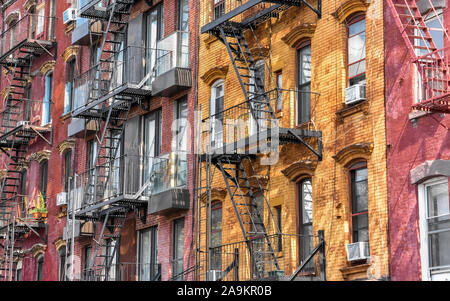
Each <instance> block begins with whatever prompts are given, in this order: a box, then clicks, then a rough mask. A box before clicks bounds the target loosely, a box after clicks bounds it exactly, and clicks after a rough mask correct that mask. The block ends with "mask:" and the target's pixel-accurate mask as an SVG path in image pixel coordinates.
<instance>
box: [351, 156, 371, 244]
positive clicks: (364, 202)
mask: <svg viewBox="0 0 450 301" xmlns="http://www.w3.org/2000/svg"><path fill="white" fill-rule="evenodd" d="M349 181H350V200H351V201H350V219H351V221H350V223H351V229H352V242H368V241H369V194H368V172H367V163H366V162H359V163H355V164H353V165H352V166H351V167H350V168H349Z"/></svg>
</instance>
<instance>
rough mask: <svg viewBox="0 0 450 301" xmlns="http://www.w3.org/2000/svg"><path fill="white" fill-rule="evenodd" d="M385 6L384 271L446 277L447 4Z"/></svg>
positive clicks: (399, 276) (449, 145)
mask: <svg viewBox="0 0 450 301" xmlns="http://www.w3.org/2000/svg"><path fill="white" fill-rule="evenodd" d="M405 3H407V5H405ZM384 12H385V26H384V33H385V59H386V66H385V81H386V92H385V93H386V96H385V97H386V128H387V144H388V150H387V167H388V178H387V179H388V201H389V236H390V237H389V243H390V272H391V278H392V280H444V279H447V280H448V279H450V272H449V270H448V266H449V264H450V257H449V255H448V254H449V247H450V238H449V233H450V232H449V230H450V228H449V190H448V177H449V176H450V173H449V162H450V161H449V159H450V141H449V139H448V126H450V119H449V116H448V115H447V114H446V113H449V110H448V100H446V99H448V80H449V78H448V49H447V48H448V46H449V45H450V39H449V38H448V30H447V29H448V27H449V24H450V23H449V22H450V10H449V8H448V3H446V1H428V0H421V1H391V0H388V1H386V5H385V7H384ZM411 15H414V16H415V17H414V18H412V17H411ZM402 33H403V39H402ZM446 266H447V267H446Z"/></svg>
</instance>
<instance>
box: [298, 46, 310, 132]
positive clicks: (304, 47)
mask: <svg viewBox="0 0 450 301" xmlns="http://www.w3.org/2000/svg"><path fill="white" fill-rule="evenodd" d="M311 45H312V44H311V40H306V41H303V42H302V43H300V44H299V45H298V47H297V48H296V54H295V58H296V62H295V65H296V66H295V68H296V76H295V82H296V89H297V90H298V92H297V95H296V103H295V108H296V110H295V116H296V117H295V123H296V125H297V126H300V125H302V124H305V123H308V122H310V121H311V117H312V116H311V84H312V46H311ZM308 47H309V49H310V53H311V70H310V72H311V78H310V80H309V81H308V82H304V83H303V84H300V73H301V72H300V71H301V68H302V66H300V52H301V51H302V50H304V49H306V48H308ZM302 69H303V68H302ZM304 87H309V91H308V90H305V92H306V93H305V94H307V93H308V92H309V112H308V114H307V116H309V118H307V120H306V119H305V120H302V119H301V114H299V111H300V108H299V105H300V100H301V99H300V96H301V95H303V93H300V91H302V90H301V89H302V88H304Z"/></svg>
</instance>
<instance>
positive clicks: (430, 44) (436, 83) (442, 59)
mask: <svg viewBox="0 0 450 301" xmlns="http://www.w3.org/2000/svg"><path fill="white" fill-rule="evenodd" d="M386 2H387V5H388V6H389V9H390V10H391V12H392V14H393V16H394V18H395V23H396V24H397V27H398V28H399V30H400V32H401V35H402V38H403V40H404V41H405V44H406V46H407V47H408V51H409V54H410V56H411V58H412V61H413V62H414V63H415V64H416V66H417V70H418V73H419V74H420V78H421V88H420V89H421V90H422V91H421V93H422V94H423V95H422V97H421V100H420V101H419V102H418V103H416V104H415V105H414V106H413V109H416V110H421V111H426V112H440V113H450V106H449V105H450V89H449V83H450V74H449V72H450V69H449V64H448V54H446V53H445V52H446V50H447V49H445V48H444V49H438V48H437V47H436V44H435V41H434V40H433V37H432V34H431V31H432V29H431V28H429V27H428V26H427V24H426V22H425V21H426V19H427V18H429V17H430V16H433V17H437V15H438V14H437V9H436V8H435V7H434V4H433V1H432V0H421V1H417V0H387V1H386ZM419 2H421V4H422V5H426V6H429V9H428V11H427V12H422V13H421V11H420V8H419ZM440 23H441V25H442V28H441V29H442V30H443V37H444V43H443V45H444V47H448V45H449V43H450V38H449V36H448V33H447V29H446V28H445V26H444V25H443V24H442V22H440Z"/></svg>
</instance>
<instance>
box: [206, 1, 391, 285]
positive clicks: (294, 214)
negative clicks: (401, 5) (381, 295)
mask: <svg viewBox="0 0 450 301" xmlns="http://www.w3.org/2000/svg"><path fill="white" fill-rule="evenodd" d="M200 2H201V7H200V11H201V14H202V18H201V23H202V24H201V26H203V25H205V22H206V20H207V18H206V15H205V14H209V12H210V9H209V5H210V2H211V1H209V0H208V1H206V0H202V1H200ZM369 2H370V1H369ZM354 13H363V14H365V16H366V66H367V67H366V68H367V71H366V79H367V101H366V102H364V103H362V104H359V105H357V106H353V107H352V108H347V109H346V106H345V103H344V94H345V87H346V81H347V80H346V59H347V38H346V37H347V28H346V25H345V22H346V20H348V19H346V18H348V17H351V16H352V15H353V14H354ZM255 33H256V35H257V36H258V39H259V42H260V44H261V47H262V48H263V49H268V50H270V51H269V53H268V55H269V56H270V58H271V59H270V60H267V62H271V64H272V71H273V72H276V71H281V72H282V74H283V88H285V89H295V86H296V72H297V67H296V47H297V46H298V45H299V44H301V43H302V42H303V41H304V40H310V43H311V51H312V82H311V89H312V91H314V92H318V93H320V96H318V97H312V98H311V99H312V105H311V107H312V120H311V122H310V123H309V124H306V125H305V124H304V125H301V127H302V128H309V129H317V130H319V131H322V135H323V138H322V142H323V160H322V161H320V162H317V156H315V155H314V154H313V153H312V152H310V151H309V150H308V149H307V148H306V147H305V146H303V145H301V144H288V145H283V146H280V157H279V161H278V163H277V164H275V165H272V166H270V167H267V166H259V164H258V162H256V164H255V166H256V169H257V173H258V174H259V175H262V176H267V177H268V178H269V182H268V184H267V188H268V192H267V194H266V196H267V199H268V200H269V201H270V203H271V205H272V206H279V205H281V207H282V221H283V223H282V229H281V230H282V232H283V233H288V234H296V233H298V230H297V229H298V211H299V208H298V206H299V204H298V192H297V191H298V184H297V183H298V181H299V180H301V179H302V178H304V177H305V176H308V175H307V174H306V173H302V172H300V173H299V174H296V173H295V168H294V172H293V174H295V176H292V177H291V178H289V177H288V176H286V175H285V173H286V172H285V173H283V172H282V171H283V170H286V168H288V167H290V166H292V164H293V163H295V162H297V161H304V160H310V161H313V162H314V164H313V165H315V166H316V168H315V169H313V170H312V173H313V175H312V177H311V178H312V185H313V192H312V194H313V228H314V233H317V231H318V230H324V234H325V243H326V249H325V255H326V276H327V280H344V279H355V278H367V275H366V269H364V266H358V267H353V268H349V267H350V264H349V263H348V262H347V259H346V249H345V246H346V244H347V243H350V242H351V233H350V224H351V220H350V217H349V210H350V207H349V206H350V199H349V188H348V187H349V178H348V167H349V164H351V163H352V162H355V160H356V161H358V160H364V161H366V162H367V168H368V182H369V185H368V186H369V191H368V196H369V236H370V254H371V258H372V260H371V262H369V265H367V266H368V267H369V269H368V273H372V275H373V276H374V278H375V279H381V278H384V277H389V262H388V244H387V243H388V237H387V218H388V212H387V183H386V155H385V154H386V138H385V111H384V74H383V72H384V53H383V1H382V0H373V1H371V2H370V3H366V2H365V1H361V0H347V1H345V0H337V1H322V18H321V19H318V17H317V15H316V14H314V13H313V12H312V11H311V10H310V9H308V8H307V7H305V6H301V7H292V8H290V9H289V10H287V11H285V12H284V13H282V14H281V15H280V17H279V18H278V19H276V18H272V19H270V20H268V21H266V22H265V23H262V24H260V25H259V26H258V28H257V30H256V31H255ZM245 34H246V37H247V38H248V39H247V40H248V41H249V46H250V49H255V48H257V45H254V44H252V41H253V38H252V37H251V33H249V32H246V33H245ZM199 77H200V78H199V79H198V82H199V92H198V93H199V98H198V99H199V100H198V101H199V108H201V111H202V116H203V117H205V116H207V115H208V112H209V99H210V97H211V84H212V83H213V82H214V80H215V79H218V78H223V79H224V87H225V97H224V107H225V109H226V108H229V107H231V106H233V105H236V104H238V103H242V102H243V101H244V95H243V92H242V90H241V88H240V86H239V83H238V79H237V75H236V73H235V72H234V69H233V66H232V63H231V60H230V58H229V56H228V53H227V50H226V47H225V45H224V44H223V43H221V42H220V41H219V40H217V39H215V38H213V37H212V36H210V35H208V34H203V35H200V60H199ZM267 82H268V69H267V68H266V90H268V89H267V86H268V84H267ZM269 87H270V88H274V84H273V82H272V83H270V85H269ZM279 116H280V122H281V125H282V127H287V128H288V127H295V117H296V116H295V101H294V100H293V99H291V98H289V97H288V98H284V100H283V110H282V114H279ZM308 141H309V142H310V143H311V144H312V145H313V146H314V147H317V143H316V141H314V139H309V140H308ZM212 186H213V187H215V188H218V189H222V190H223V189H225V183H224V180H223V178H222V175H221V174H220V171H219V170H215V172H214V173H213V182H212ZM218 200H219V201H222V205H223V217H222V243H223V244H225V243H230V242H236V241H241V240H242V239H243V236H242V232H241V230H240V228H239V224H238V220H237V217H236V214H235V212H234V209H233V206H232V203H231V200H230V198H229V197H228V196H225V198H224V199H218ZM266 226H267V228H269V231H270V229H271V226H270V225H266ZM294 268H295V267H294ZM360 270H362V272H361V271H360Z"/></svg>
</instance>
